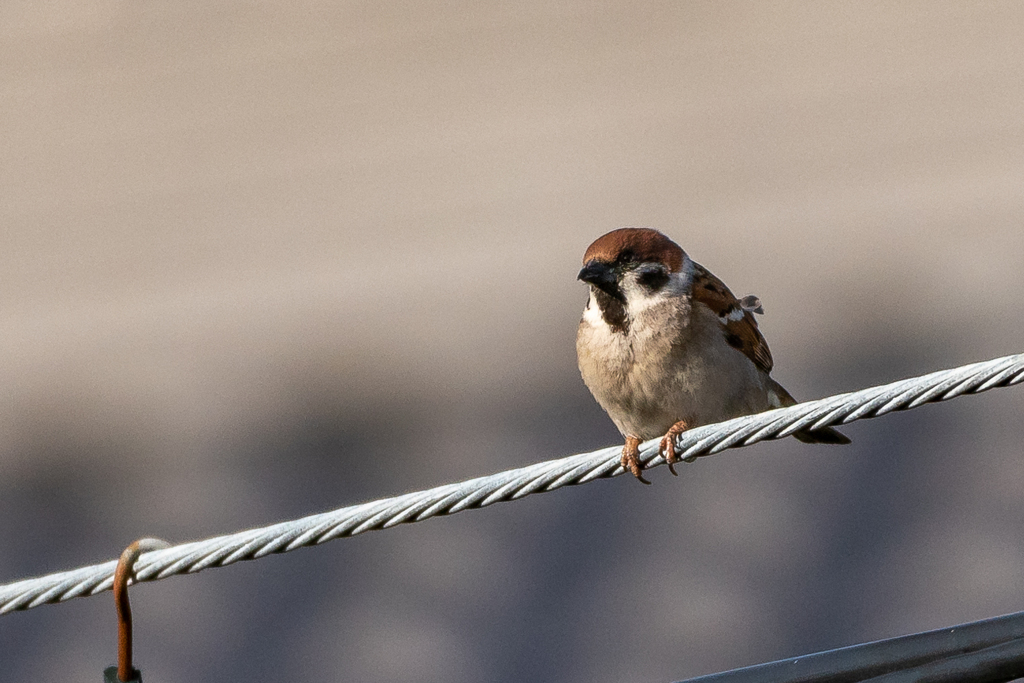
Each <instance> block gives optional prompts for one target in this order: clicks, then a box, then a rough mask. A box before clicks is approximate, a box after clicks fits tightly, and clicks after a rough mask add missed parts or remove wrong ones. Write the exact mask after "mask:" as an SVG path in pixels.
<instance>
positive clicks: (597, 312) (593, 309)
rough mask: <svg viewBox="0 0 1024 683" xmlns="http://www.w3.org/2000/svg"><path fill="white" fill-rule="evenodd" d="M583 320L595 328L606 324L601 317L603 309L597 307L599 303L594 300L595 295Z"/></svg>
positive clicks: (588, 304)
mask: <svg viewBox="0 0 1024 683" xmlns="http://www.w3.org/2000/svg"><path fill="white" fill-rule="evenodd" d="M583 319H584V320H586V321H587V322H588V323H589V324H591V325H593V326H594V327H599V326H602V325H605V324H606V323H605V321H604V318H602V317H601V307H600V306H598V305H597V301H596V300H595V299H594V295H593V293H591V295H590V301H588V302H587V307H586V308H585V309H584V310H583Z"/></svg>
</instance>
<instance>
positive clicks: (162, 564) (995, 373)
mask: <svg viewBox="0 0 1024 683" xmlns="http://www.w3.org/2000/svg"><path fill="white" fill-rule="evenodd" d="M1022 381H1024V354H1016V355H1013V356H1006V357H1003V358H996V359H994V360H990V361H986V362H984V363H975V364H972V365H965V366H962V367H959V368H953V369H950V370H943V371H940V372H934V373H931V374H928V375H923V376H921V377H915V378H912V379H905V380H902V381H899V382H894V383H892V384H886V385H883V386H877V387H871V388H869V389H863V390H861V391H855V392H852V393H848V394H840V395H837V396H831V397H829V398H823V399H819V400H816V401H808V402H807V403H801V404H798V405H795V406H791V407H789V408H780V409H778V410H770V411H768V412H764V413H759V414H757V415H749V416H745V417H740V418H736V419H733V420H728V421H725V422H720V423H717V424H712V425H706V426H703V427H697V428H694V429H690V430H687V431H685V432H683V433H682V434H681V435H680V436H679V437H678V438H677V441H676V443H677V449H676V452H677V453H681V457H683V459H685V460H687V461H692V460H693V459H695V458H697V457H698V456H702V455H711V454H713V453H719V452H721V451H723V450H725V449H727V448H733V447H738V446H747V445H750V444H753V443H756V442H758V441H763V440H765V439H776V438H781V437H784V436H789V435H790V434H792V433H793V432H796V431H799V430H801V429H805V428H810V429H816V428H820V427H825V426H829V425H840V424H846V423H849V422H853V421H855V420H860V419H864V418H869V417H878V416H879V415H885V414H886V413H890V412H892V411H895V410H907V409H910V408H916V407H918V406H920V405H923V404H925V403H931V402H936V401H946V400H949V399H951V398H955V397H957V396H961V395H964V394H976V393H979V392H982V391H987V390H989V389H994V388H996V387H1005V386H1010V385H1012V384H1018V383H1020V382H1022ZM658 444H659V440H658V439H653V440H651V441H648V442H646V443H644V444H643V445H642V446H641V453H640V459H641V460H642V461H643V462H644V463H645V465H646V466H647V467H652V466H658V465H661V464H664V462H665V460H664V458H663V457H662V456H661V455H660V454H659V452H658ZM620 452H621V449H620V448H619V447H613V448H604V449H601V450H599V451H594V452H591V453H583V454H580V455H571V456H569V457H566V458H562V459H559V460H550V461H547V462H541V463H537V464H535V465H530V466H528V467H521V468H519V469H514V470H508V471H506V472H499V473H497V474H493V475H490V476H486V477H480V478H477V479H470V480H467V481H463V482H461V483H455V484H446V485H443V486H438V487H437V488H433V489H429V490H426V491H417V492H414V493H407V494H404V495H401V496H395V497H393V498H385V499H382V500H376V501H372V502H369V503H362V504H360V505H353V506H350V507H344V508H340V509H338V510H333V511H331V512H324V513H321V514H316V515H310V516H308V517H303V518H302V519H297V520H294V521H289V522H281V523H279V524H273V525H271V526H267V527H263V528H259V529H250V530H248V531H241V532H239V533H235V534H229V535H226V536H217V537H214V538H208V539H206V540H202V541H193V542H190V543H182V544H180V545H175V546H171V547H169V548H166V549H163V550H151V551H149V552H146V553H144V554H143V555H142V556H141V557H140V558H139V559H138V562H137V563H136V565H135V577H134V583H139V582H142V581H155V580H157V579H163V578H166V577H168V576H174V575H176V574H191V573H194V572H198V571H202V570H203V569H206V568H208V567H224V566H227V565H229V564H233V563H235V562H240V561H242V560H255V559H257V558H260V557H264V556H266V555H271V554H274V553H285V552H289V551H292V550H296V549H297V548H303V547H306V546H311V545H319V544H321V543H326V542H327V541H331V540H334V539H336V538H341V537H344V536H355V535H356V534H361V533H363V532H365V531H371V530H374V529H387V528H389V527H392V526H395V525H397V524H405V523H409V522H419V521H422V520H424V519H427V518H429V517H434V516H437V515H450V514H454V513H456V512H461V511H462V510H467V509H470V508H481V507H486V506H488V505H492V504H494V503H498V502H503V501H510V500H518V499H519V498H523V497H525V496H528V495H530V494H532V493H538V492H543V491H553V490H554V489H557V488H561V487H562V486H571V485H575V484H583V483H586V482H589V481H592V480H594V479H600V478H605V477H614V476H618V475H620V474H622V473H623V469H622V467H621V466H620V465H619V457H620ZM116 565H117V562H116V560H111V561H109V562H104V563H102V564H96V565H91V566H88V567H81V568H79V569H74V570H71V571H65V572H59V573H56V574H50V575H48V576H42V577H38V578H34V579H25V580H22V581H16V582H14V583H9V584H6V585H2V586H0V614H6V613H8V612H13V611H17V610H26V609H30V608H32V607H37V606H39V605H43V604H46V603H54V602H63V601H65V600H70V599H71V598H77V597H84V596H88V595H95V594H96V593H99V592H102V591H105V590H109V589H110V587H111V585H112V583H113V577H114V569H115V567H116Z"/></svg>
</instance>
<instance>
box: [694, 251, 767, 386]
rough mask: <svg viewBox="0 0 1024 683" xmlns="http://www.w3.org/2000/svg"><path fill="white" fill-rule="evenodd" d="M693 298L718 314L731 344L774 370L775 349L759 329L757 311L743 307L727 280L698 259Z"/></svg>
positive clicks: (754, 361) (763, 366)
mask: <svg viewBox="0 0 1024 683" xmlns="http://www.w3.org/2000/svg"><path fill="white" fill-rule="evenodd" d="M693 299H694V301H695V302H699V303H702V304H704V305H705V306H707V307H708V308H710V309H711V311H712V312H713V313H714V314H715V315H717V316H718V319H719V321H720V322H721V323H722V334H724V335H725V340H726V342H728V343H729V345H730V346H732V347H734V348H736V349H738V350H739V351H742V352H743V354H744V355H745V356H746V357H747V358H749V359H750V360H751V361H752V362H753V363H754V365H756V366H757V367H759V368H761V369H762V370H764V371H765V372H771V369H772V365H774V361H772V352H771V351H770V350H768V342H766V341H765V340H764V337H762V336H761V332H760V330H758V329H757V321H756V320H754V314H753V313H751V312H750V311H748V310H744V307H743V305H742V303H741V302H740V301H739V300H738V299H737V298H736V297H735V296H734V295H733V293H732V292H730V291H729V288H728V287H726V286H725V283H724V282H722V281H721V280H719V279H718V278H717V277H715V276H714V275H712V274H711V272H709V271H708V270H707V269H706V268H705V267H704V266H702V265H700V264H698V263H694V264H693ZM758 303H760V302H758ZM741 314H742V317H741ZM733 318H734V319H733Z"/></svg>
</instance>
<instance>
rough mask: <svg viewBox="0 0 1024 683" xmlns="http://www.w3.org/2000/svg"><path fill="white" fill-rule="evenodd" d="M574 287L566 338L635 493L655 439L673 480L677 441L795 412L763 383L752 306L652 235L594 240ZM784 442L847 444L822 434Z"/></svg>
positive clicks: (625, 231) (619, 233) (767, 359)
mask: <svg viewBox="0 0 1024 683" xmlns="http://www.w3.org/2000/svg"><path fill="white" fill-rule="evenodd" d="M578 279H580V280H582V281H583V282H585V283H587V284H588V285H589V286H590V298H589V299H588V300H587V305H586V308H584V310H583V319H582V320H580V325H579V329H578V330H577V334H576V354H577V357H578V360H579V368H580V374H581V375H582V376H583V382H584V384H586V385H587V388H588V389H590V392H591V393H592V394H593V395H594V398H595V399H597V402H598V403H599V404H600V405H601V407H602V408H604V410H605V412H606V413H608V416H609V417H611V419H612V422H614V423H615V426H616V427H618V429H619V431H620V432H621V433H622V436H623V437H625V440H626V443H625V446H624V447H623V449H622V461H621V462H622V467H623V469H626V470H628V471H630V472H632V473H633V475H634V476H635V477H636V478H637V479H639V480H640V481H642V482H643V483H645V484H648V483H650V482H648V481H647V480H646V479H644V477H643V474H642V469H643V468H642V465H641V462H640V448H639V446H640V444H641V443H642V442H643V441H646V440H647V439H653V438H655V437H657V436H662V439H661V444H660V452H661V453H662V454H663V455H664V457H665V462H667V463H668V466H669V470H671V472H672V474H676V471H675V468H674V467H673V465H674V463H676V462H678V461H679V458H678V457H677V455H676V452H675V438H676V437H677V436H678V435H679V434H681V433H682V432H683V431H685V430H687V429H690V428H691V427H698V426H700V425H705V424H711V423H714V422H720V421H722V420H728V419H730V418H734V417H739V416H741V415H751V414H753V413H759V412H762V411H764V410H769V409H772V408H781V407H784V406H791V405H794V404H796V399H794V398H793V397H792V396H791V395H790V393H789V392H788V391H786V390H785V389H784V388H783V387H782V385H780V384H779V383H778V382H776V381H775V380H773V379H772V378H771V377H770V376H769V374H770V373H771V370H772V365H773V361H772V354H771V351H769V350H768V343H767V342H766V341H765V340H764V337H763V336H761V332H760V331H759V330H758V329H757V321H756V320H754V314H755V313H759V314H760V313H763V312H764V309H763V308H762V306H761V302H760V300H759V299H758V298H757V297H755V296H746V297H744V298H743V299H737V298H736V297H735V296H734V295H733V293H732V292H731V291H729V288H728V287H726V286H725V284H724V283H723V282H722V281H721V280H719V279H718V278H717V277H715V276H714V275H712V274H711V272H710V271H708V270H707V269H706V268H704V267H703V266H701V265H700V264H699V263H696V262H695V261H693V260H692V259H690V257H689V256H688V255H687V254H686V252H685V251H683V250H682V248H681V247H680V246H679V245H678V244H676V243H675V242H673V241H672V240H671V239H669V238H668V237H666V236H665V235H663V234H662V233H660V232H658V231H657V230H653V229H650V228H620V229H618V230H613V231H611V232H609V233H608V234H606V235H603V236H601V237H599V238H598V239H597V240H595V241H594V243H593V244H591V245H590V247H589V248H588V249H587V251H586V253H585V254H584V255H583V269H582V270H580V272H579V275H578ZM793 436H795V437H796V438H797V439H799V440H800V441H804V442H807V443H829V444H845V443H850V439H849V438H847V437H846V436H844V435H843V434H841V433H840V432H838V431H836V430H835V429H832V428H831V427H825V428H822V429H817V430H814V431H809V430H804V431H799V432H796V433H794V434H793Z"/></svg>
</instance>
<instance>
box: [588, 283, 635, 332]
mask: <svg viewBox="0 0 1024 683" xmlns="http://www.w3.org/2000/svg"><path fill="white" fill-rule="evenodd" d="M594 298H595V299H596V300H597V307H598V308H599V309H601V318H602V319H603V320H604V321H605V322H606V323H607V324H608V327H610V328H611V330H612V332H616V333H618V334H626V332H628V331H629V318H627V317H626V305H625V304H624V303H622V301H621V300H620V299H618V298H617V297H614V296H612V295H611V294H609V293H608V292H606V291H604V290H603V289H595V290H594Z"/></svg>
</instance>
